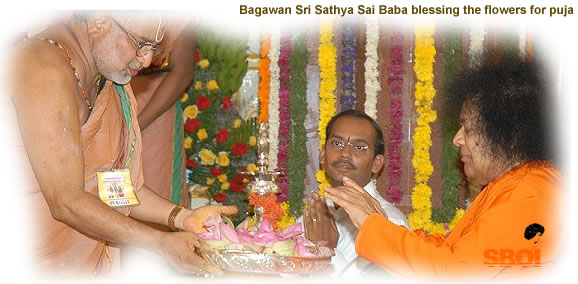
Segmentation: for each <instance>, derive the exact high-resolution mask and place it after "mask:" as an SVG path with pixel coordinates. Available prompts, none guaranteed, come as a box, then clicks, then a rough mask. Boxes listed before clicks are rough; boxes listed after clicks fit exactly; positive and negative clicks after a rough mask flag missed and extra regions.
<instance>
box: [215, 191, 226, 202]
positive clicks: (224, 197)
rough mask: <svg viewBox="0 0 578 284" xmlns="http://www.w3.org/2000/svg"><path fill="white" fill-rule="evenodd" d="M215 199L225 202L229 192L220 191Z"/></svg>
mask: <svg viewBox="0 0 578 284" xmlns="http://www.w3.org/2000/svg"><path fill="white" fill-rule="evenodd" d="M214 199H215V201H217V202H225V200H227V194H226V193H222V192H221V193H218V194H216V195H215V197H214Z"/></svg>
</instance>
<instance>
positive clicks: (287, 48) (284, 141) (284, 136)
mask: <svg viewBox="0 0 578 284" xmlns="http://www.w3.org/2000/svg"><path fill="white" fill-rule="evenodd" d="M280 49H281V52H280V55H279V69H280V71H281V74H280V75H279V81H280V83H279V152H278V153H277V169H279V170H281V171H283V172H284V173H285V175H283V176H281V177H280V178H279V180H278V181H277V184H278V185H279V187H280V188H281V194H279V197H278V200H279V202H284V201H286V200H287V193H288V191H289V184H288V182H289V176H288V174H289V173H288V166H289V130H290V127H291V111H290V109H289V95H290V93H291V82H290V64H289V59H290V57H291V36H290V35H289V34H285V35H282V36H281V48H280Z"/></svg>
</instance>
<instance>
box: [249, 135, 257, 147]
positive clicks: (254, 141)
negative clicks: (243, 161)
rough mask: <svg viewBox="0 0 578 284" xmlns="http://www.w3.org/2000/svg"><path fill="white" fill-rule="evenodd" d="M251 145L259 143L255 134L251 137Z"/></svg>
mask: <svg viewBox="0 0 578 284" xmlns="http://www.w3.org/2000/svg"><path fill="white" fill-rule="evenodd" d="M249 145H251V146H255V145H257V137H255V136H251V137H249Z"/></svg>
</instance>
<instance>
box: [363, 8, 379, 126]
mask: <svg viewBox="0 0 578 284" xmlns="http://www.w3.org/2000/svg"><path fill="white" fill-rule="evenodd" d="M366 26H367V28H366V35H367V42H366V44H365V56H366V59H365V64H364V66H365V113H366V114H367V115H369V116H370V117H371V118H373V119H377V93H379V91H381V85H379V70H378V66H377V65H378V61H379V56H378V54H377V45H378V44H379V27H378V25H377V18H375V17H370V18H367V21H366Z"/></svg>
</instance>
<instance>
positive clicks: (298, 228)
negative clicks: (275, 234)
mask: <svg viewBox="0 0 578 284" xmlns="http://www.w3.org/2000/svg"><path fill="white" fill-rule="evenodd" d="M302 228H303V226H302V225H301V223H295V224H293V225H291V226H289V228H287V229H286V230H285V231H282V232H281V233H280V234H279V237H281V239H282V240H285V239H289V238H293V237H296V236H299V235H301V234H302V233H303V229H302Z"/></svg>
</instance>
